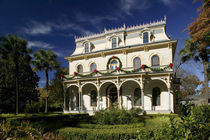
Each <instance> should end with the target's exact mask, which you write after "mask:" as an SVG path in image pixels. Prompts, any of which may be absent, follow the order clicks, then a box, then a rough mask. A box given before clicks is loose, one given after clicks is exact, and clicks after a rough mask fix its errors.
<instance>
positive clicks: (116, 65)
mask: <svg viewBox="0 0 210 140" xmlns="http://www.w3.org/2000/svg"><path fill="white" fill-rule="evenodd" d="M114 61H116V62H117V63H116V64H112V62H114ZM112 66H114V67H115V68H114V69H113V68H112ZM118 66H119V62H118V61H117V60H112V61H111V62H110V69H111V70H115V69H117V67H118Z"/></svg>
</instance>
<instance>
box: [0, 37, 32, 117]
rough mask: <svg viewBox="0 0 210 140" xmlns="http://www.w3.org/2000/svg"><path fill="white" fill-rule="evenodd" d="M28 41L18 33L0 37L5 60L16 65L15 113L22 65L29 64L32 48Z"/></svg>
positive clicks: (1, 51)
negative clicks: (28, 46)
mask: <svg viewBox="0 0 210 140" xmlns="http://www.w3.org/2000/svg"><path fill="white" fill-rule="evenodd" d="M26 46H27V41H26V40H23V39H21V38H20V37H18V36H17V35H7V36H4V37H1V38H0V56H1V59H2V60H3V61H5V62H6V63H9V64H10V65H12V66H14V70H15V89H16V90H15V96H16V98H15V102H16V103H15V106H16V107H15V113H16V114H18V98H19V97H18V96H19V86H20V84H19V81H20V79H19V77H20V74H21V73H20V65H22V64H29V63H30V61H31V57H30V55H29V53H30V52H31V50H29V49H27V47H26Z"/></svg>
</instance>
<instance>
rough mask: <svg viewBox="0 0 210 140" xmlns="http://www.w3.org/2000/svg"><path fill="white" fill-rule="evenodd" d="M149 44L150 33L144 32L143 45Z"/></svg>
mask: <svg viewBox="0 0 210 140" xmlns="http://www.w3.org/2000/svg"><path fill="white" fill-rule="evenodd" d="M148 42H149V33H148V32H144V33H143V43H148Z"/></svg>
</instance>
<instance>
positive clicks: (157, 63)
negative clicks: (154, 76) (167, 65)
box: [152, 55, 160, 67]
mask: <svg viewBox="0 0 210 140" xmlns="http://www.w3.org/2000/svg"><path fill="white" fill-rule="evenodd" d="M152 66H154V67H158V66H160V59H159V56H157V55H154V56H152Z"/></svg>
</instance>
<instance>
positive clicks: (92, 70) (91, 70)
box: [90, 62, 97, 72]
mask: <svg viewBox="0 0 210 140" xmlns="http://www.w3.org/2000/svg"><path fill="white" fill-rule="evenodd" d="M94 64H95V68H94V69H92V65H94ZM95 69H97V65H96V63H95V62H93V63H91V64H90V72H94V70H95Z"/></svg>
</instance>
